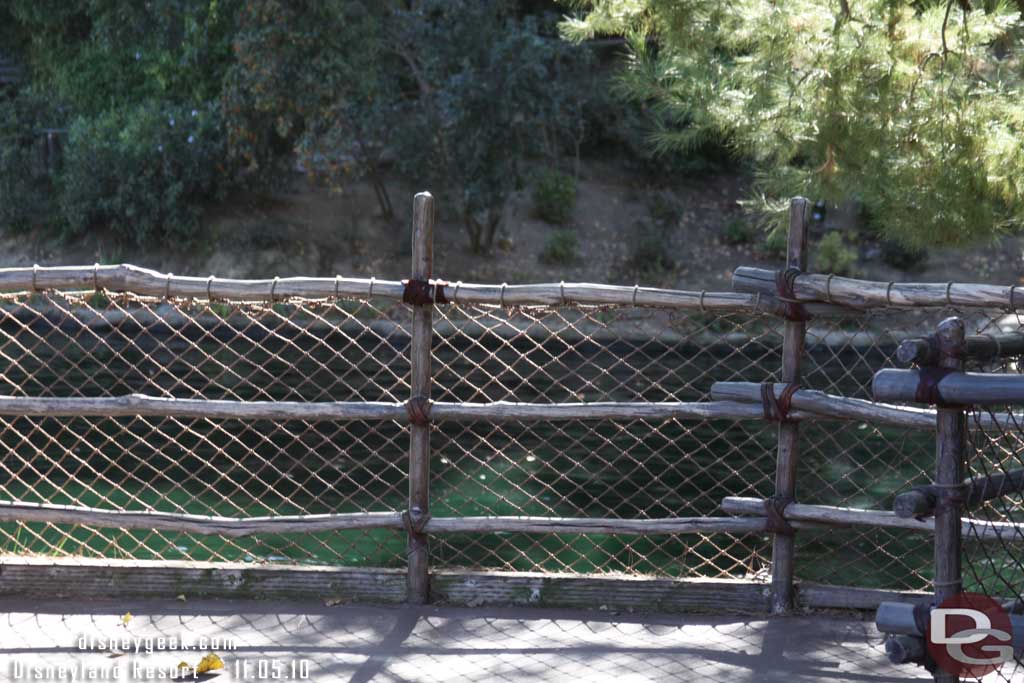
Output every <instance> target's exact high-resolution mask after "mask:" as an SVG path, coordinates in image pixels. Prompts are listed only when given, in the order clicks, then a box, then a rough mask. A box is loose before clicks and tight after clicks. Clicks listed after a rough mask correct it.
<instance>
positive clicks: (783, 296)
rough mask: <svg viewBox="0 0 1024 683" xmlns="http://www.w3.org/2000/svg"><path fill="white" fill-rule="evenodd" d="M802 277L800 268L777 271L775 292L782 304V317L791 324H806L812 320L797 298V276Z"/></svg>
mask: <svg viewBox="0 0 1024 683" xmlns="http://www.w3.org/2000/svg"><path fill="white" fill-rule="evenodd" d="M798 275H800V269H799V268H786V269H785V270H777V271H775V290H776V292H777V293H778V295H779V301H781V302H782V316H783V317H784V318H785V319H786V320H789V321H791V322H797V323H800V322H806V321H808V320H810V319H811V314H810V313H808V312H807V309H806V308H804V306H803V304H801V303H800V301H799V300H798V299H797V298H796V293H795V292H794V291H793V285H794V284H795V283H796V278H797V276H798Z"/></svg>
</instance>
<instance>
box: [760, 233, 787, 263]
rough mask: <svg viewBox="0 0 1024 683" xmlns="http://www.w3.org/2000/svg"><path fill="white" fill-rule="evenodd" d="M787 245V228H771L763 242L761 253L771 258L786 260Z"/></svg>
mask: <svg viewBox="0 0 1024 683" xmlns="http://www.w3.org/2000/svg"><path fill="white" fill-rule="evenodd" d="M786 246H787V245H786V231H785V230H779V229H776V230H769V231H768V232H767V233H766V234H765V236H764V242H762V243H761V253H762V254H764V255H765V256H767V257H769V258H773V259H781V260H785V258H786Z"/></svg>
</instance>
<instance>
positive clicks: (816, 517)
mask: <svg viewBox="0 0 1024 683" xmlns="http://www.w3.org/2000/svg"><path fill="white" fill-rule="evenodd" d="M720 508H721V510H722V512H725V513H727V514H731V515H757V516H763V515H764V514H765V508H764V500H763V499H761V498H744V497H738V496H729V497H727V498H724V499H722V504H721V506H720ZM784 516H785V518H786V520H788V521H789V522H790V524H791V525H792V526H793V527H794V528H796V529H802V528H805V529H806V528H809V529H820V528H822V527H827V526H833V527H849V526H869V527H881V528H886V529H906V530H909V531H920V532H923V533H934V532H935V520H934V519H921V520H918V519H914V518H904V517H899V516H897V515H896V514H895V513H893V512H890V511H889V510H861V509H858V508H844V507H834V506H831V505H807V504H804V503H790V504H789V505H788V506H787V507H786V512H785V515H784ZM961 529H962V532H963V533H964V534H968V535H970V537H971V539H974V540H979V541H1001V542H1003V543H1019V542H1021V541H1022V540H1024V524H1017V523H1014V522H991V521H988V520H984V519H970V518H964V519H962V520H961Z"/></svg>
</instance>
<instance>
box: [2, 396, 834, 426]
mask: <svg viewBox="0 0 1024 683" xmlns="http://www.w3.org/2000/svg"><path fill="white" fill-rule="evenodd" d="M0 415H26V416H27V415H31V416H49V417H59V416H67V417H71V416H82V417H93V416H94V417H119V416H129V415H142V416H154V417H156V416H160V417H184V418H209V419H238V420H309V421H317V420H367V421H373V420H394V421H396V422H401V423H407V422H409V414H408V411H407V410H406V407H405V404H404V403H397V402H396V403H391V402H379V401H378V402H368V401H362V402H360V401H316V402H304V401H223V400H205V399H181V398H163V397H154V396H144V395H142V394H130V395H127V396H117V397H99V398H77V397H76V398H51V397H45V398H33V397H25V396H0ZM791 416H792V417H793V418H794V419H799V420H814V419H823V416H821V415H817V414H815V413H809V412H806V411H802V410H797V411H794V412H793V413H791ZM430 417H431V419H433V420H435V421H442V420H451V421H460V422H478V421H479V422H507V421H522V422H535V421H561V420H652V421H658V420H671V419H695V420H709V419H722V420H757V419H763V417H764V415H763V411H762V410H761V407H760V406H758V405H755V404H753V403H740V402H735V401H708V402H692V403H682V402H674V401H670V402H663V403H642V402H639V401H638V402H628V401H626V402H610V401H609V402H595V403H514V402H510V401H495V402H492V403H446V402H437V403H432V404H430ZM828 419H831V418H828Z"/></svg>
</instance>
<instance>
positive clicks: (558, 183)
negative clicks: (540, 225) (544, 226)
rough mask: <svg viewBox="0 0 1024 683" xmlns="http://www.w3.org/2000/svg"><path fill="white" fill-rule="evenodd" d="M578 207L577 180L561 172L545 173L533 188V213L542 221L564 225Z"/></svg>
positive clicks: (549, 171) (550, 171)
mask: <svg viewBox="0 0 1024 683" xmlns="http://www.w3.org/2000/svg"><path fill="white" fill-rule="evenodd" d="M575 206H576V179H575V178H573V177H572V176H571V175H568V174H566V173H562V172H560V171H553V170H548V171H544V172H543V173H541V174H540V177H538V179H537V182H536V184H535V185H534V186H533V211H534V213H535V214H536V215H537V217H538V218H540V219H541V220H543V221H545V222H547V223H551V224H553V225H564V224H565V223H568V222H569V219H570V218H571V217H572V211H573V209H574V208H575Z"/></svg>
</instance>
